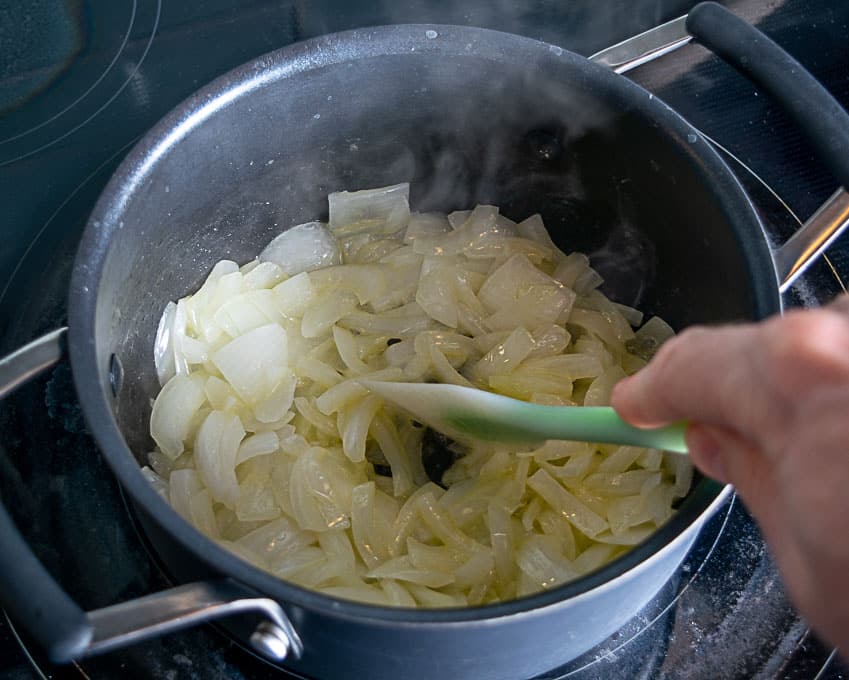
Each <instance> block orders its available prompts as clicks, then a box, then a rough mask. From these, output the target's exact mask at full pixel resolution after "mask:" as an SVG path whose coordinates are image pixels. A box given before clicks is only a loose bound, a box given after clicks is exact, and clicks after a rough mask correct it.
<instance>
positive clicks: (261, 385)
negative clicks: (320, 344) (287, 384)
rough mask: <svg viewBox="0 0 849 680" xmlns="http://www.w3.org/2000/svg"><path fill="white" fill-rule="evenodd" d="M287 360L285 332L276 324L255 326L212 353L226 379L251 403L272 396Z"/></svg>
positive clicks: (214, 361)
mask: <svg viewBox="0 0 849 680" xmlns="http://www.w3.org/2000/svg"><path fill="white" fill-rule="evenodd" d="M287 361H288V354H287V339H286V331H284V330H283V329H282V328H281V327H280V326H279V325H277V324H268V325H265V326H260V327H259V328H255V329H254V330H252V331H249V332H248V333H245V334H244V335H241V336H239V337H237V338H235V339H234V340H231V341H230V342H229V343H227V344H226V345H225V346H224V347H222V348H221V349H220V350H218V351H217V352H216V353H215V354H213V355H212V362H213V363H214V364H215V366H216V368H218V370H219V371H221V374H222V375H223V376H224V378H225V380H227V382H229V383H230V385H232V386H233V389H234V390H236V392H238V394H239V395H240V396H241V397H242V399H245V400H246V401H249V402H252V403H255V402H258V401H261V400H263V399H267V398H268V397H269V396H270V395H271V392H272V391H273V390H274V388H275V387H276V385H277V383H278V381H279V380H280V378H281V376H282V373H281V371H282V369H283V368H284V367H285V366H286V364H287ZM274 369H277V371H276V372H275V371H274Z"/></svg>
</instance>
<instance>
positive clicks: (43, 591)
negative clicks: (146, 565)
mask: <svg viewBox="0 0 849 680" xmlns="http://www.w3.org/2000/svg"><path fill="white" fill-rule="evenodd" d="M67 330H68V329H67V328H60V329H58V330H56V331H53V332H52V333H48V334H47V335H44V336H42V337H40V338H38V339H37V340H35V341H33V342H31V343H29V344H28V345H26V346H24V347H22V348H21V349H19V350H18V351H17V352H15V353H14V354H11V355H9V356H7V357H5V358H4V359H2V360H0V398H2V397H4V396H6V395H7V394H8V393H10V392H11V391H12V390H14V389H15V388H17V387H19V386H20V385H22V384H23V383H25V382H26V381H27V380H30V379H31V378H33V377H35V376H36V375H38V374H39V373H41V372H43V371H45V370H47V369H48V368H50V367H51V366H53V365H54V364H56V363H57V362H58V361H59V360H60V359H61V358H62V356H63V354H64V350H65V335H66V333H67ZM0 574H2V584H0V605H2V607H3V609H5V610H6V611H7V612H8V613H9V615H10V616H11V617H12V619H13V620H14V621H18V622H20V623H21V625H23V626H24V628H26V630H27V631H29V632H30V634H31V635H33V636H34V637H35V638H36V639H37V640H38V641H39V642H40V643H41V644H42V646H43V647H44V649H45V651H46V652H47V654H48V656H49V657H50V659H51V660H53V661H57V662H63V661H69V660H70V659H73V658H76V657H78V656H80V654H81V653H82V651H83V650H84V649H85V648H86V647H87V646H88V644H89V642H90V641H91V638H92V626H91V624H90V623H89V622H88V620H87V618H86V614H85V612H84V611H83V610H82V609H80V608H79V607H78V606H77V605H76V604H75V603H74V601H73V600H72V599H71V598H70V597H68V596H67V595H66V594H65V592H64V591H63V590H62V589H61V588H60V587H59V585H58V584H57V583H56V581H54V580H53V577H52V576H51V575H50V574H49V573H48V572H47V570H46V569H45V568H44V567H43V566H42V565H41V562H39V561H38V560H37V559H36V557H35V555H33V553H32V551H31V550H30V548H29V546H28V545H27V544H26V541H24V539H23V537H22V536H21V534H20V533H19V532H18V530H17V528H16V527H15V524H14V522H12V518H11V517H9V513H8V512H6V508H5V507H4V505H3V504H2V503H0Z"/></svg>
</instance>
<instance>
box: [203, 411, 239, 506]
mask: <svg viewBox="0 0 849 680" xmlns="http://www.w3.org/2000/svg"><path fill="white" fill-rule="evenodd" d="M244 436H245V430H244V428H243V427H242V423H241V421H240V420H239V418H238V417H237V416H234V415H229V414H227V413H223V412H222V411H212V412H211V413H210V414H209V415H208V416H207V417H206V420H204V421H203V424H202V425H201V426H200V429H199V430H198V434H197V440H196V441H195V462H196V463H197V466H198V474H200V478H201V480H203V483H204V485H205V486H206V487H207V488H208V489H209V490H210V492H211V493H212V497H213V498H214V499H215V500H216V501H219V502H220V503H224V505H226V506H227V507H228V508H235V507H236V501H237V500H238V498H239V482H238V480H237V479H236V458H237V456H238V453H239V445H240V444H241V442H242V439H243V438H244Z"/></svg>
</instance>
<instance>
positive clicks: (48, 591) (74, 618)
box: [0, 327, 303, 663]
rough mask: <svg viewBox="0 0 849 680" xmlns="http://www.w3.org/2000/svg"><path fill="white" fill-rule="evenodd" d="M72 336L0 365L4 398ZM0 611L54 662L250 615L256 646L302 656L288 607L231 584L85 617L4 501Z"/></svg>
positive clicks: (61, 332) (209, 584) (207, 584)
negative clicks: (256, 619)
mask: <svg viewBox="0 0 849 680" xmlns="http://www.w3.org/2000/svg"><path fill="white" fill-rule="evenodd" d="M67 332H68V329H67V328H64V327H63V328H59V329H57V330H55V331H52V332H50V333H47V334H46V335H43V336H42V337H40V338H38V339H37V340H34V341H33V342H31V343H29V344H28V345H25V346H24V347H22V348H20V349H19V350H17V351H16V352H13V353H12V354H10V355H8V356H6V357H4V358H2V359H0V399H2V398H3V397H5V396H6V395H8V394H9V393H11V392H12V391H14V390H15V389H16V388H17V387H19V386H21V385H23V384H24V383H26V382H27V381H28V380H30V379H32V378H34V377H35V376H37V375H39V374H40V373H42V372H44V371H46V370H47V369H48V368H50V367H52V366H54V365H55V364H56V363H58V362H59V360H60V359H61V358H62V357H63V356H64V354H65V342H66V336H67ZM0 607H2V608H3V609H5V610H6V611H7V612H8V613H9V615H10V616H11V618H12V620H13V621H15V622H17V623H20V624H21V625H22V626H23V627H24V628H25V629H26V630H27V632H28V633H29V634H30V635H31V636H32V637H33V638H34V639H35V640H36V641H37V642H38V643H39V645H40V646H41V647H42V648H43V649H44V650H45V651H46V652H47V655H48V657H49V658H50V660H51V661H53V662H54V663H67V662H69V661H71V660H73V659H79V658H82V657H84V656H90V655H94V654H99V653H101V652H106V651H109V650H111V649H115V648H117V647H122V646H124V645H128V644H131V643H133V642H138V641H140V640H144V639H146V638H150V637H154V636H157V635H162V634H163V633H167V632H170V631H174V630H179V629H181V628H185V627H187V626H192V625H195V624H197V623H202V622H204V621H209V620H211V619H216V618H220V617H224V616H232V615H234V614H241V613H244V612H259V613H261V615H262V620H261V622H260V623H259V625H258V626H257V628H256V630H255V631H254V633H253V635H251V638H250V641H251V644H252V645H253V647H254V648H255V649H256V650H257V651H259V652H260V653H261V654H263V655H264V656H266V657H269V658H271V659H272V660H274V661H281V660H283V659H284V658H287V657H291V658H298V657H299V656H300V655H301V652H302V651H303V645H302V644H301V641H300V638H299V637H298V634H297V632H296V631H295V629H294V627H293V626H292V624H291V623H290V621H289V619H288V618H287V616H286V614H285V612H284V611H283V609H282V607H281V606H280V605H279V604H278V603H277V602H275V601H274V600H271V599H269V598H266V597H261V596H259V594H258V593H256V592H254V591H252V590H250V589H249V588H247V587H246V586H243V585H241V584H239V583H237V582H235V581H233V580H231V579H221V580H216V581H201V582H197V583H190V584H187V585H183V586H178V587H176V588H171V589H169V590H165V591H162V592H159V593H154V594H153V595H147V596H145V597H141V598H138V599H136V600H131V601H129V602H124V603H121V604H117V605H112V606H110V607H104V608H102V609H97V610H95V611H92V612H88V613H86V612H84V611H83V610H82V609H81V608H80V607H79V606H77V604H76V603H75V602H74V601H73V600H72V599H71V598H70V597H69V596H68V595H67V594H66V593H65V592H64V591H63V590H62V588H61V587H60V586H59V584H58V583H57V582H56V581H55V580H54V578H53V577H52V576H51V575H50V573H49V572H48V571H47V570H46V569H45V568H44V567H43V566H42V564H41V562H39V561H38V559H37V558H36V556H35V555H34V554H33V552H32V550H30V547H29V546H28V545H27V543H26V541H25V540H24V539H23V537H22V536H21V534H20V532H18V530H17V527H15V524H14V522H13V521H12V518H11V517H10V516H9V513H8V512H7V511H6V508H5V506H4V505H3V503H2V502H0Z"/></svg>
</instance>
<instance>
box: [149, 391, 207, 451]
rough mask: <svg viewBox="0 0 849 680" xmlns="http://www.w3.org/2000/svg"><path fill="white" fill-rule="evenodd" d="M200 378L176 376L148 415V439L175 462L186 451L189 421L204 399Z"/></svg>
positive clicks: (161, 393) (190, 421)
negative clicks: (150, 438) (149, 437)
mask: <svg viewBox="0 0 849 680" xmlns="http://www.w3.org/2000/svg"><path fill="white" fill-rule="evenodd" d="M205 382H206V381H205V379H204V378H203V376H199V375H195V376H182V375H177V376H174V377H173V378H171V380H169V381H168V382H167V383H166V384H165V387H163V388H162V391H161V392H160V393H159V394H158V395H157V397H156V401H154V402H153V411H152V412H151V414H150V436H151V437H153V441H155V442H156V445H157V446H158V447H159V450H160V451H162V453H164V454H165V455H166V456H168V457H169V458H170V459H171V460H174V459H176V458H177V456H179V455H180V454H181V453H183V451H185V443H186V439H187V438H188V436H189V433H190V429H191V425H192V420H193V419H194V417H195V413H197V411H198V409H199V408H200V407H201V405H202V404H203V403H204V401H205V400H206V395H205V394H204V389H203V388H204V383H205Z"/></svg>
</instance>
